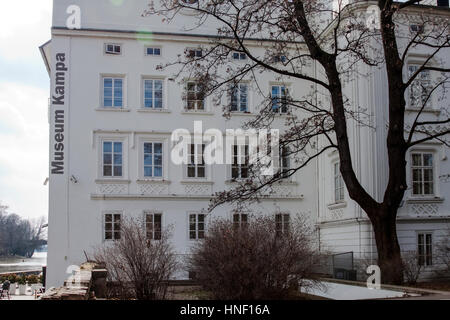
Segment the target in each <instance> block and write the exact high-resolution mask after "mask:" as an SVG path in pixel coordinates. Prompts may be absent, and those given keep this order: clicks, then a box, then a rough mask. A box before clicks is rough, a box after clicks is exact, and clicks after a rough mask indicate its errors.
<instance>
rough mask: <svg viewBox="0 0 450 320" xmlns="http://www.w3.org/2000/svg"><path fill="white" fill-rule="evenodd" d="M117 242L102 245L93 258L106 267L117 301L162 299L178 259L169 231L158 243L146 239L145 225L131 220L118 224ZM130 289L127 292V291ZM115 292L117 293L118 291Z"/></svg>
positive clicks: (166, 231)
mask: <svg viewBox="0 0 450 320" xmlns="http://www.w3.org/2000/svg"><path fill="white" fill-rule="evenodd" d="M120 234H121V236H120V240H116V241H114V242H111V243H105V244H104V245H103V246H102V247H100V248H98V249H97V250H96V252H95V254H94V257H95V260H96V261H98V262H103V263H105V264H106V268H107V270H108V280H109V281H110V282H111V284H115V285H111V287H112V288H116V289H117V290H118V292H115V294H119V297H121V298H125V297H127V296H130V292H131V296H132V297H134V298H136V299H138V300H155V299H157V300H160V299H165V297H166V294H167V288H168V280H169V279H170V278H171V277H172V276H173V275H174V273H175V272H176V270H177V259H176V255H175V253H174V251H173V248H172V245H171V242H170V230H168V229H166V230H164V231H163V232H162V234H161V239H160V240H150V239H148V238H147V233H146V231H145V226H144V223H143V222H141V221H139V220H137V219H133V218H126V219H124V220H122V221H121V226H120ZM128 289H129V290H128ZM117 290H116V291H117Z"/></svg>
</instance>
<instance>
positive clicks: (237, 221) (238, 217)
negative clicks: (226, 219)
mask: <svg viewBox="0 0 450 320" xmlns="http://www.w3.org/2000/svg"><path fill="white" fill-rule="evenodd" d="M247 223H248V215H247V214H244V213H235V214H233V226H234V227H235V228H242V227H246V226H247Z"/></svg>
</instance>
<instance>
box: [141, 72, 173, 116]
mask: <svg viewBox="0 0 450 320" xmlns="http://www.w3.org/2000/svg"><path fill="white" fill-rule="evenodd" d="M147 81H152V107H146V106H145V101H146V100H147V99H146V98H145V93H146V92H145V89H146V82H147ZM155 81H160V82H161V85H162V89H161V108H156V107H155V101H156V100H155ZM165 100H166V81H165V80H164V78H158V77H143V78H142V101H141V103H142V109H144V110H167V108H166V101H165Z"/></svg>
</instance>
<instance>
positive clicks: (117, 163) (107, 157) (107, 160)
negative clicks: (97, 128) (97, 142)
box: [103, 141, 123, 177]
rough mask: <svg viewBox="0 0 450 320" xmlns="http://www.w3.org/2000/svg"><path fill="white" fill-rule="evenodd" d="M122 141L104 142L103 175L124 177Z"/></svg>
mask: <svg viewBox="0 0 450 320" xmlns="http://www.w3.org/2000/svg"><path fill="white" fill-rule="evenodd" d="M122 149H123V144H122V142H114V141H104V142H103V176H104V177H122V174H123V150H122Z"/></svg>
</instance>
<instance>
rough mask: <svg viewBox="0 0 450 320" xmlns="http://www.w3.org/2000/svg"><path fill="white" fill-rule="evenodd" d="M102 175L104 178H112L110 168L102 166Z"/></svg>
mask: <svg viewBox="0 0 450 320" xmlns="http://www.w3.org/2000/svg"><path fill="white" fill-rule="evenodd" d="M103 175H104V176H105V177H110V176H112V166H103Z"/></svg>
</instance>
